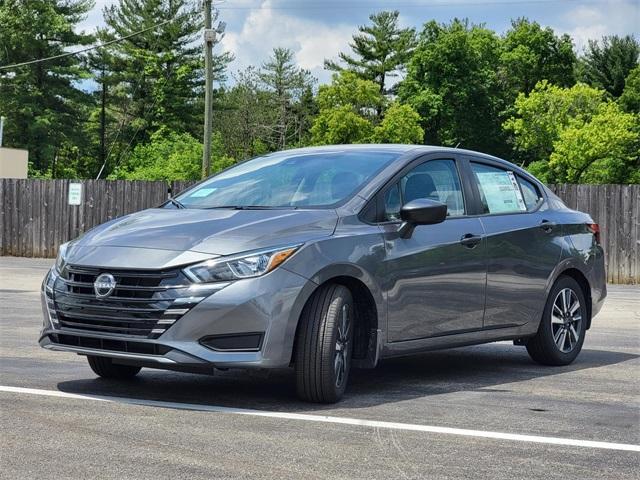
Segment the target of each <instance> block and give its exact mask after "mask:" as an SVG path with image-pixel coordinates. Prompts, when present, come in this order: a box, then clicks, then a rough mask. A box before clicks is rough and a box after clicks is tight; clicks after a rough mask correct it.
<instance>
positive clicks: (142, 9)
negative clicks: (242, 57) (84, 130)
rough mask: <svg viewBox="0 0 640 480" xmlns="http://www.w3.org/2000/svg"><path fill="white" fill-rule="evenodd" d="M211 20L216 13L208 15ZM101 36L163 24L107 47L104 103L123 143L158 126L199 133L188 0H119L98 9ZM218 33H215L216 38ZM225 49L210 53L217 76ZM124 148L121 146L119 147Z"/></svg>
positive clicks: (199, 92)
mask: <svg viewBox="0 0 640 480" xmlns="http://www.w3.org/2000/svg"><path fill="white" fill-rule="evenodd" d="M214 17H215V18H214V22H215V20H216V18H217V12H216V13H215V14H214ZM104 19H105V23H106V25H107V28H106V30H105V31H103V32H101V33H100V36H101V38H102V39H103V40H105V41H106V40H110V39H113V38H115V37H122V36H126V35H129V34H131V33H133V32H136V31H140V30H144V29H148V28H149V27H152V26H154V25H157V24H158V23H161V22H162V21H165V20H170V21H169V22H168V23H166V24H164V25H160V26H157V27H155V28H152V29H150V30H148V31H146V32H144V33H141V34H139V35H136V36H134V37H131V38H129V39H127V40H125V41H122V42H117V43H114V44H112V45H110V46H109V47H107V49H108V55H106V56H105V61H106V62H107V63H108V66H109V72H110V73H109V82H110V83H111V84H113V85H114V86H112V87H111V91H110V93H109V98H110V100H109V108H110V109H111V110H112V111H114V112H117V114H118V116H119V117H120V119H121V121H120V125H121V129H122V130H123V132H122V134H121V135H120V138H121V139H122V141H123V142H125V143H126V144H133V145H135V144H136V143H137V142H145V141H146V140H148V138H149V135H150V134H151V133H152V132H154V131H156V130H158V129H159V128H160V127H163V126H165V127H167V128H169V129H170V130H173V131H176V132H189V133H191V134H192V135H194V136H198V137H199V136H201V135H202V127H201V125H202V115H203V110H204V107H203V104H202V98H203V96H204V95H203V84H204V81H203V74H204V71H203V66H204V61H203V56H202V49H201V47H200V44H199V42H198V35H199V32H200V31H201V28H202V13H201V11H200V8H199V5H198V4H197V2H196V1H194V0H119V2H118V3H117V4H114V5H112V6H109V7H106V8H105V9H104ZM219 40H220V36H218V41H219ZM231 58H232V56H231V55H230V54H229V53H223V54H219V55H214V62H213V64H214V74H215V76H216V78H217V79H221V78H223V75H224V71H225V68H226V66H227V63H228V62H229V61H230V60H231ZM125 148H126V147H125Z"/></svg>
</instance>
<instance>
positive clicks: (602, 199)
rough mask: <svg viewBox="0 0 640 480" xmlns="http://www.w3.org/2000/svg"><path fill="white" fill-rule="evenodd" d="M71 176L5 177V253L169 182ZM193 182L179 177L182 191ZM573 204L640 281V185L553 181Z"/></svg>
mask: <svg viewBox="0 0 640 480" xmlns="http://www.w3.org/2000/svg"><path fill="white" fill-rule="evenodd" d="M69 183H71V182H70V181H69V180H35V179H26V180H17V179H0V224H1V228H0V254H1V255H14V256H23V257H54V256H55V255H56V252H57V248H58V246H59V245H60V244H61V243H64V242H66V241H68V240H71V239H73V238H75V237H77V236H78V235H80V234H82V233H83V232H85V231H86V230H88V229H90V228H92V227H94V226H95V225H99V224H100V223H103V222H106V221H107V220H110V219H112V218H116V217H119V216H122V215H126V214H127V213H131V212H135V211H138V210H142V209H144V208H149V207H153V206H156V205H159V204H160V203H162V202H163V201H165V200H166V198H167V194H168V188H169V185H168V184H167V183H165V182H147V181H127V180H115V181H110V180H83V181H82V182H81V183H82V185H83V191H82V203H81V205H77V206H72V205H68V203H67V198H68V191H69ZM192 183H193V182H173V183H172V185H171V188H172V191H173V192H174V193H177V192H179V191H181V190H183V189H184V188H186V187H188V186H189V185H191V184H192ZM551 189H552V190H553V191H554V192H556V194H557V195H558V196H559V197H560V198H562V199H563V200H564V201H565V203H566V204H567V206H569V207H570V208H575V209H578V210H582V211H585V212H588V213H590V214H591V216H592V217H593V219H594V221H596V222H597V223H599V224H600V227H601V229H602V234H601V238H602V244H603V247H604V249H605V255H606V262H607V272H608V273H607V275H608V281H609V282H612V283H640V185H551Z"/></svg>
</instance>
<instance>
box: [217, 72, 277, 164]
mask: <svg viewBox="0 0 640 480" xmlns="http://www.w3.org/2000/svg"><path fill="white" fill-rule="evenodd" d="M214 110H215V111H216V114H215V115H214V116H213V128H214V130H216V131H218V132H220V133H221V135H222V138H223V141H224V147H225V152H226V154H227V155H229V156H231V157H233V158H237V159H239V160H244V159H247V158H251V157H254V156H256V155H260V154H263V153H266V152H268V151H269V150H270V149H271V148H270V145H271V139H272V138H273V131H272V130H271V128H270V126H271V125H273V124H275V123H276V121H277V115H276V114H277V112H275V111H274V108H273V99H272V93H270V92H267V91H266V90H264V89H263V88H262V82H261V81H260V79H259V77H258V71H257V70H256V69H255V68H254V67H249V68H248V69H246V70H245V71H243V72H239V73H238V74H237V75H235V82H234V85H233V87H232V88H231V89H229V90H223V91H222V92H221V94H220V96H219V99H218V101H217V102H216V104H215V105H214Z"/></svg>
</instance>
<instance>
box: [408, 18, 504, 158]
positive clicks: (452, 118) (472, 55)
mask: <svg viewBox="0 0 640 480" xmlns="http://www.w3.org/2000/svg"><path fill="white" fill-rule="evenodd" d="M499 56H500V39H499V38H498V37H497V36H496V34H495V33H494V32H492V31H491V30H487V29H486V28H483V27H481V26H477V25H470V24H469V23H468V21H466V20H458V19H456V20H453V21H452V22H451V23H450V24H447V25H445V24H438V23H436V22H434V21H432V22H429V23H427V24H425V26H424V29H423V30H422V32H421V33H420V36H419V42H418V46H417V47H416V50H415V52H414V54H413V56H412V58H411V60H410V61H409V66H408V71H407V76H406V78H405V79H404V80H403V81H402V83H401V85H400V87H399V92H398V93H399V98H400V100H401V101H402V102H403V103H406V104H408V105H411V106H412V107H413V108H414V109H415V110H416V111H417V112H418V114H419V115H420V117H421V118H422V125H421V126H422V128H423V130H424V131H425V141H426V142H429V143H433V144H439V145H450V146H456V145H460V146H462V147H464V148H471V149H476V150H481V151H485V152H490V153H494V154H498V155H500V154H503V153H506V151H507V147H506V142H505V140H504V134H503V132H502V130H501V125H500V123H501V122H500V112H501V111H502V110H503V108H504V101H503V98H502V90H501V87H500V84H499V81H498V74H497V68H496V66H497V65H498V61H499Z"/></svg>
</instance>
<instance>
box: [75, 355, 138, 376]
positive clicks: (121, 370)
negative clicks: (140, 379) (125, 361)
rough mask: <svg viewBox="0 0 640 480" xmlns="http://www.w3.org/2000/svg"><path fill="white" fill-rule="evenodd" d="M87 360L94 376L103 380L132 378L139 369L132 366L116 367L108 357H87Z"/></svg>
mask: <svg viewBox="0 0 640 480" xmlns="http://www.w3.org/2000/svg"><path fill="white" fill-rule="evenodd" d="M87 360H88V361H89V366H90V367H91V370H93V371H94V373H95V374H96V375H99V376H100V377H103V378H116V379H123V378H133V377H135V376H136V375H137V374H138V372H139V371H140V367H134V366H132V365H118V364H117V363H113V360H111V359H110V358H108V357H97V356H93V355H89V356H88V357H87Z"/></svg>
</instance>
